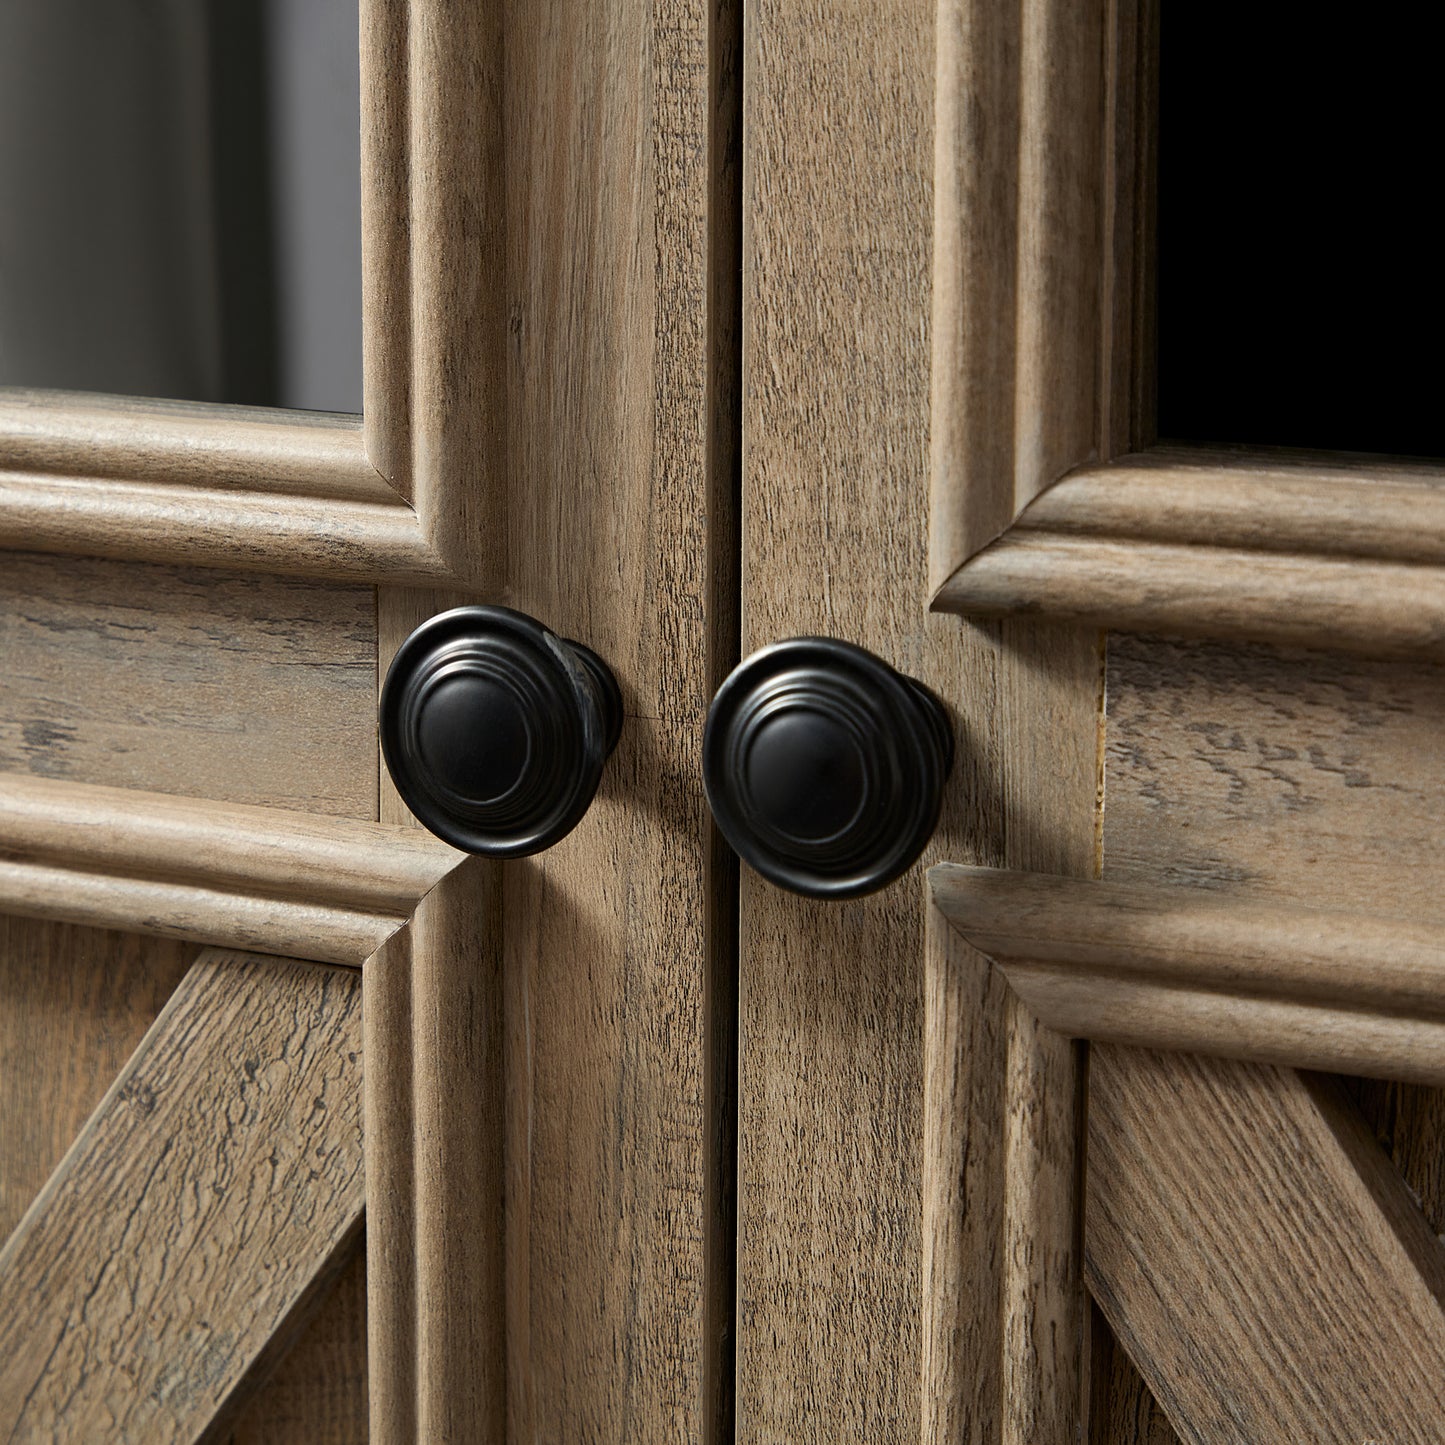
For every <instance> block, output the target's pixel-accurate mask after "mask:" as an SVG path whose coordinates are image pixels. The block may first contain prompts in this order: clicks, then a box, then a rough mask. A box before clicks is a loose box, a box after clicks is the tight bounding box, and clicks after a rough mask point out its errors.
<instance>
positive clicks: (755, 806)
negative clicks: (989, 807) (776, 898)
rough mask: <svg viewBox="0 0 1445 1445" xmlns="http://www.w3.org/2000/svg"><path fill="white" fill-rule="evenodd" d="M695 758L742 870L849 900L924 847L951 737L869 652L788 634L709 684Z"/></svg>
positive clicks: (921, 697)
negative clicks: (712, 693) (712, 688)
mask: <svg viewBox="0 0 1445 1445" xmlns="http://www.w3.org/2000/svg"><path fill="white" fill-rule="evenodd" d="M702 756H703V762H702V775H703V783H704V786H705V787H706V788H707V797H708V802H709V803H711V804H712V811H713V816H714V817H715V818H716V819H717V823H718V827H719V828H721V829H722V831H723V835H724V837H726V838H727V840H728V842H729V843H731V844H732V846H733V847H734V849H736V850H737V852H738V853H739V854H740V855H741V856H742V857H743V858H744V859H746V860H747V862H749V863H751V864H752V866H753V867H754V868H756V869H757V870H758V872H759V873H761V874H762V875H763V876H764V877H765V878H769V879H771V880H772V881H773V882H774V883H777V884H779V885H780V886H781V887H783V888H789V889H791V890H792V891H793V892H794V893H804V894H807V895H808V896H809V897H813V898H854V897H857V896H858V895H859V894H862V893H872V892H873V891H874V890H875V889H878V888H882V887H883V886H884V885H885V884H887V883H891V882H892V881H893V880H894V879H895V878H897V877H898V876H899V875H900V874H901V873H903V872H905V871H906V870H907V868H908V867H909V865H910V864H912V863H913V861H914V860H915V859H916V858H917V857H918V855H919V854H920V853H921V852H922V851H923V848H924V845H925V844H926V843H927V842H928V839H929V837H930V836H931V835H932V833H933V830H934V828H935V827H937V825H938V811H939V808H940V806H941V805H942V801H943V785H944V783H945V782H946V781H947V778H948V772H949V769H950V768H951V767H952V765H953V729H952V727H951V726H950V725H949V721H948V714H947V712H946V711H945V710H944V707H943V704H942V703H940V702H939V701H938V699H937V698H936V697H934V695H933V694H932V693H931V692H929V691H928V689H927V688H926V687H924V686H923V684H922V683H920V682H915V681H914V680H913V679H912V678H911V677H905V676H904V675H903V674H902V673H900V672H896V671H894V669H893V668H891V667H889V665H888V664H887V663H886V662H884V661H883V660H882V659H881V658H877V657H874V656H873V654H872V653H871V652H866V651H864V649H863V648H861V647H854V646H853V645H852V644H851V643H848V642H838V641H835V640H833V639H831V638H826V637H795V638H793V639H792V640H791V641H788V642H778V643H774V644H773V646H771V647H765V648H763V650H762V651H761V652H755V653H754V654H753V655H752V656H751V657H749V658H748V659H747V660H746V661H745V662H743V663H742V664H741V665H740V666H739V667H737V668H736V669H735V670H734V671H733V673H732V675H731V676H730V677H729V678H728V679H727V681H726V682H725V683H723V685H722V686H721V687H720V688H719V689H718V693H717V696H716V697H715V698H714V699H713V703H712V708H711V709H710V710H709V712H708V717H707V728H706V731H705V732H704V734H703V744H702Z"/></svg>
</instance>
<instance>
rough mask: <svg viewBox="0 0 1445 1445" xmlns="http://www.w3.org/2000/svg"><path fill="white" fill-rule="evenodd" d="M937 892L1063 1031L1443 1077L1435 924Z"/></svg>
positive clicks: (974, 878) (1013, 876)
mask: <svg viewBox="0 0 1445 1445" xmlns="http://www.w3.org/2000/svg"><path fill="white" fill-rule="evenodd" d="M931 881H932V884H933V894H934V899H935V901H936V902H937V903H938V905H939V907H940V908H941V909H942V910H943V912H944V914H945V916H947V917H948V918H949V919H950V920H951V921H952V923H953V924H954V926H955V927H956V928H958V929H959V931H960V932H961V933H962V934H963V935H964V937H965V938H967V939H968V940H969V942H970V943H972V944H973V946H974V947H975V948H977V949H979V950H980V951H981V952H983V953H985V954H987V955H988V956H989V957H990V958H993V959H994V960H996V961H997V962H998V963H999V964H1000V966H1001V967H1002V968H1003V970H1004V972H1005V974H1006V975H1007V977H1008V980H1009V983H1010V985H1011V987H1012V988H1013V989H1014V991H1015V992H1016V993H1017V994H1018V996H1019V997H1020V998H1022V999H1023V1000H1025V1001H1026V1002H1027V1003H1028V1004H1029V1005H1030V1007H1032V1008H1033V1009H1034V1010H1035V1011H1036V1012H1037V1014H1038V1016H1039V1017H1040V1018H1041V1019H1042V1020H1043V1021H1044V1022H1045V1023H1047V1024H1048V1025H1049V1026H1050V1027H1051V1028H1053V1029H1055V1030H1057V1031H1059V1032H1061V1033H1063V1034H1064V1035H1066V1036H1069V1037H1079V1038H1092V1039H1109V1040H1112V1041H1114V1042H1117V1043H1129V1044H1140V1045H1147V1046H1149V1047H1153V1048H1161V1049H1193V1050H1199V1051H1202V1052H1205V1053H1219V1054H1224V1055H1226V1056H1229V1057H1233V1058H1247V1059H1260V1060H1265V1061H1270V1062H1274V1063H1286V1064H1292V1065H1295V1066H1296V1067H1303V1068H1331V1069H1339V1070H1345V1071H1350V1072H1355V1071H1364V1072H1369V1073H1378V1074H1385V1075H1392V1076H1396V1077H1400V1078H1413V1079H1423V1080H1433V1081H1436V1082H1440V1081H1442V1080H1445V943H1442V940H1441V937H1440V932H1439V928H1438V925H1434V924H1431V923H1427V922H1419V921H1414V920H1411V919H1409V918H1393V917H1388V916H1383V915H1380V914H1376V913H1360V912H1350V911H1347V910H1342V909H1333V908H1324V907H1321V908H1303V907H1299V906H1297V905H1295V906H1290V905H1284V904H1279V903H1263V902H1260V901H1258V900H1257V899H1255V900H1251V899H1250V898H1249V897H1248V896H1246V897H1245V898H1244V899H1243V900H1239V899H1236V898H1235V897H1233V896H1231V895H1230V894H1229V893H1228V892H1225V893H1219V892H1209V891H1205V890H1201V889H1196V888H1188V887H1177V886H1176V887H1150V886H1147V885H1139V884H1132V885H1131V884H1114V883H1080V882H1076V881H1073V880H1068V879H1063V878H1053V877H1047V876H1044V875H1039V874H1026V873H1009V872H1004V871H1001V870H994V869H969V868H961V867H958V866H956V865H945V866H942V867H939V868H936V869H935V870H934V871H933V873H932V875H931Z"/></svg>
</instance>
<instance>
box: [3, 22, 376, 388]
mask: <svg viewBox="0 0 1445 1445" xmlns="http://www.w3.org/2000/svg"><path fill="white" fill-rule="evenodd" d="M356 25H357V10H356V0H129V3H124V4H117V3H115V0H0V385H9V386H43V387H63V388H69V389H77V390H93V391H106V392H119V393H124V394H129V395H145V396H163V397H180V398H187V399H195V400H204V401H234V402H252V403H257V404H261V405H284V406H299V407H311V408H319V409H327V410H346V411H357V410H360V405H361V396H360V393H361V319H360V310H361V306H360V302H361V298H360V218H359V211H360V204H359V186H358V142H357V134H358V128H359V123H358V105H359V99H358V87H357V61H356Z"/></svg>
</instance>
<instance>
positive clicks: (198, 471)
mask: <svg viewBox="0 0 1445 1445" xmlns="http://www.w3.org/2000/svg"><path fill="white" fill-rule="evenodd" d="M360 8H361V16H360V21H361V24H360V33H361V88H362V94H363V95H365V96H366V97H367V104H366V105H365V106H363V107H362V136H361V171H362V187H361V190H362V200H361V209H362V217H361V221H362V312H363V389H364V398H363V408H364V413H365V415H364V418H356V417H347V416H328V415H321V414H317V413H307V412H294V411H284V410H279V409H270V408H259V407H235V406H216V405H207V404H199V403H183V402H165V401H152V400H148V399H136V398H128V397H105V396H96V395H88V394H77V393H69V392H45V391H36V390H21V389H0V548H8V549H14V550H25V551H39V552H58V553H76V554H83V555H87V556H102V557H116V558H131V559H135V560H138V561H152V562H176V563H183V564H190V565H196V566H209V567H228V568H241V569H246V570H260V571H266V572H277V573H292V574H302V575H309V576H316V577H321V578H329V579H337V580H350V581H364V582H378V583H392V584H406V583H413V584H419V585H431V586H438V585H444V584H451V585H458V586H464V587H467V588H471V589H475V590H479V591H485V590H489V589H494V588H495V587H496V586H497V585H499V583H500V580H501V573H502V566H503V539H504V536H505V531H506V526H505V515H504V510H503V509H504V506H505V497H504V487H503V474H502V456H503V453H502V448H503V445H504V437H503V430H504V425H505V390H504V388H505V376H504V367H505V352H504V346H505V318H504V314H503V308H504V305H505V298H504V297H503V295H502V291H501V288H500V287H496V286H489V285H486V284H481V282H480V278H479V277H478V274H477V271H478V265H479V257H483V256H488V255H490V256H494V257H499V256H500V255H501V249H502V233H501V227H502V211H503V208H502V207H500V206H497V205H496V204H495V203H494V202H495V197H496V196H497V195H499V194H500V193H501V125H500V122H499V119H498V115H497V112H498V109H499V105H500V85H499V74H498V67H499V65H500V61H499V59H498V56H499V54H500V45H499V44H498V43H494V42H495V40H496V37H495V36H494V35H492V34H491V30H492V29H494V28H496V22H495V19H494V18H489V17H487V16H476V15H472V14H470V13H468V12H466V11H465V8H463V9H462V10H460V11H459V10H458V9H457V7H455V6H450V5H448V4H446V3H445V0H360ZM478 57H480V58H478Z"/></svg>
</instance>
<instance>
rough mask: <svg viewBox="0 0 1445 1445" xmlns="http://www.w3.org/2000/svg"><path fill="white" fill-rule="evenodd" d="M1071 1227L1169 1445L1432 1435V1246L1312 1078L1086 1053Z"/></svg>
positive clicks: (1436, 1420)
mask: <svg viewBox="0 0 1445 1445" xmlns="http://www.w3.org/2000/svg"><path fill="white" fill-rule="evenodd" d="M1086 1217H1087V1221H1088V1231H1087V1239H1086V1269H1087V1273H1088V1280H1089V1286H1090V1289H1091V1290H1092V1291H1093V1293H1094V1295H1095V1298H1096V1299H1097V1300H1098V1301H1099V1304H1100V1306H1101V1308H1102V1309H1103V1311H1104V1313H1105V1315H1106V1316H1107V1317H1108V1319H1109V1322H1110V1324H1111V1326H1112V1327H1113V1329H1114V1331H1115V1332H1116V1334H1117V1335H1118V1337H1119V1339H1120V1341H1121V1343H1122V1344H1123V1345H1124V1347H1125V1348H1126V1349H1127V1350H1128V1351H1129V1353H1130V1354H1131V1356H1132V1357H1133V1358H1134V1360H1135V1362H1136V1363H1137V1364H1138V1365H1139V1366H1140V1368H1141V1370H1142V1371H1143V1373H1144V1375H1145V1378H1146V1379H1148V1381H1149V1383H1150V1386H1151V1388H1152V1389H1153V1391H1154V1393H1155V1395H1156V1396H1157V1397H1158V1399H1159V1400H1160V1402H1161V1403H1162V1404H1163V1405H1164V1407H1165V1409H1166V1410H1167V1411H1168V1413H1169V1416H1170V1419H1171V1421H1172V1423H1173V1424H1174V1427H1175V1428H1176V1429H1177V1430H1178V1431H1179V1433H1180V1436H1181V1438H1183V1439H1184V1440H1186V1441H1191V1442H1199V1445H1204V1442H1209V1445H1227V1442H1231V1441H1239V1442H1256V1441H1260V1440H1298V1439H1310V1440H1321V1441H1340V1442H1345V1441H1349V1442H1358V1441H1360V1440H1367V1439H1378V1440H1389V1441H1392V1442H1395V1441H1398V1442H1408V1441H1419V1442H1422V1445H1423V1442H1427V1441H1433V1440H1436V1439H1438V1438H1439V1433H1440V1428H1441V1422H1442V1421H1445V1387H1442V1381H1445V1369H1442V1365H1445V1309H1442V1304H1441V1301H1442V1297H1445V1249H1442V1246H1441V1243H1440V1241H1439V1240H1438V1239H1437V1238H1436V1236H1435V1235H1434V1233H1433V1232H1432V1231H1431V1229H1430V1226H1429V1225H1428V1223H1427V1222H1426V1220H1425V1218H1424V1216H1423V1215H1422V1214H1421V1212H1420V1210H1419V1207H1418V1205H1417V1204H1416V1203H1415V1201H1414V1199H1413V1197H1412V1196H1411V1194H1410V1192H1409V1190H1408V1189H1407V1188H1406V1186H1405V1184H1404V1181H1403V1180H1402V1179H1401V1178H1400V1176H1399V1174H1398V1172H1397V1171H1396V1170H1395V1169H1394V1167H1393V1165H1391V1164H1390V1162H1389V1160H1388V1159H1386V1158H1385V1156H1384V1154H1383V1153H1382V1152H1381V1150H1380V1149H1379V1147H1378V1145H1377V1144H1376V1142H1375V1140H1374V1138H1373V1136H1371V1135H1370V1134H1369V1132H1368V1131H1367V1130H1366V1129H1365V1128H1364V1126H1363V1125H1362V1124H1361V1122H1360V1120H1359V1118H1358V1116H1357V1115H1356V1114H1355V1113H1354V1111H1353V1110H1351V1109H1350V1108H1348V1107H1347V1106H1346V1105H1345V1103H1344V1101H1343V1100H1342V1099H1341V1098H1340V1097H1339V1096H1338V1094H1337V1093H1336V1091H1335V1089H1334V1086H1333V1085H1332V1084H1331V1083H1330V1082H1329V1081H1328V1080H1315V1079H1311V1078H1308V1077H1305V1076H1300V1075H1296V1074H1292V1073H1289V1072H1287V1071H1283V1070H1277V1069H1269V1068H1265V1067H1263V1066H1260V1065H1253V1064H1241V1063H1231V1062H1225V1061H1207V1060H1202V1059H1195V1058H1190V1057H1188V1056H1178V1055H1162V1054H1152V1053H1141V1052H1134V1051H1129V1050H1121V1049H1117V1048H1115V1047H1114V1046H1112V1045H1099V1046H1097V1047H1096V1048H1095V1049H1094V1050H1093V1052H1092V1059H1091V1066H1090V1106H1089V1173H1088V1201H1087V1216H1086ZM1382 1300H1388V1301H1389V1308H1387V1309H1382V1308H1381V1307H1380V1302H1381V1301H1382Z"/></svg>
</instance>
